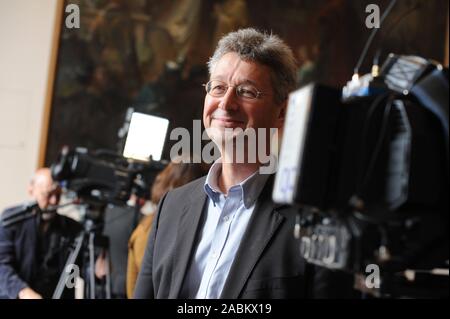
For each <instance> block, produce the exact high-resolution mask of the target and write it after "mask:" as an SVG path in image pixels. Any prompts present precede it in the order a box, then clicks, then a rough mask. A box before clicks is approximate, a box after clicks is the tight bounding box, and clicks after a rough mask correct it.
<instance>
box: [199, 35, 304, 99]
mask: <svg viewBox="0 0 450 319" xmlns="http://www.w3.org/2000/svg"><path fill="white" fill-rule="evenodd" d="M230 52H234V53H237V54H238V55H239V57H240V58H241V59H242V60H244V61H254V62H257V63H260V64H262V65H265V66H267V67H269V69H270V73H271V74H270V78H271V82H272V87H273V89H274V93H275V101H276V102H277V103H281V102H284V101H285V100H286V99H287V97H288V95H289V93H290V92H291V91H293V90H294V89H295V85H296V82H295V79H296V69H297V64H296V61H295V58H294V55H293V53H292V50H291V49H290V48H289V46H287V45H286V43H284V42H283V40H281V39H280V38H279V37H278V36H277V35H274V34H267V33H262V32H260V31H257V30H255V29H253V28H247V29H241V30H238V31H236V32H231V33H229V34H227V35H225V36H224V37H223V38H222V39H221V40H220V41H219V43H218V45H217V48H216V50H215V51H214V54H213V56H212V57H211V58H210V59H209V62H208V69H209V74H210V75H211V74H212V71H213V69H214V67H215V65H216V64H217V62H219V60H220V59H221V58H222V57H223V56H224V55H225V54H227V53H230Z"/></svg>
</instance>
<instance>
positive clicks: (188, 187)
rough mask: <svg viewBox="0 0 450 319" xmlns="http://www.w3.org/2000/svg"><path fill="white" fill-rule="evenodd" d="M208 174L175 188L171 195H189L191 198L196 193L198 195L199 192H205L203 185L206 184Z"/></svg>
mask: <svg viewBox="0 0 450 319" xmlns="http://www.w3.org/2000/svg"><path fill="white" fill-rule="evenodd" d="M205 180H206V175H205V176H202V177H200V178H197V179H195V180H193V181H191V182H189V183H187V184H185V185H183V186H180V187H177V188H174V189H173V190H171V191H170V192H169V193H168V195H169V194H170V197H186V196H189V198H190V197H191V196H192V195H193V194H195V195H197V194H198V192H202V193H203V185H205Z"/></svg>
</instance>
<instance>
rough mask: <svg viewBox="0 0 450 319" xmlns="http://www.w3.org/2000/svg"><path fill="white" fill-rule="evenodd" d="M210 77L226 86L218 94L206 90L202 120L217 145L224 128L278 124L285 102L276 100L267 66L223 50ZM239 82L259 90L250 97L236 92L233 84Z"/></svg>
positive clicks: (282, 115)
mask: <svg viewBox="0 0 450 319" xmlns="http://www.w3.org/2000/svg"><path fill="white" fill-rule="evenodd" d="M210 80H219V81H222V82H224V83H226V84H227V85H229V86H230V87H229V88H228V91H227V92H226V93H225V95H224V96H222V97H213V96H211V95H209V94H206V97H205V104H204V109H203V122H204V125H205V128H207V129H209V128H212V129H213V130H212V133H211V131H208V134H209V135H210V138H211V139H212V140H213V141H214V142H215V143H216V144H218V145H220V143H221V141H223V140H224V136H223V133H224V130H225V128H231V129H235V128H241V129H242V130H244V131H245V130H246V129H249V128H253V129H255V130H256V129H258V128H279V129H280V128H281V127H282V125H283V120H284V111H285V105H286V104H285V103H281V104H278V105H277V104H276V103H275V101H274V91H273V88H272V84H271V81H270V70H269V68H268V67H266V66H263V65H260V64H258V63H256V62H247V61H243V60H241V59H240V58H239V56H238V55H237V54H236V53H233V52H232V53H227V54H225V55H224V56H223V57H222V58H221V59H220V60H219V62H218V63H217V64H216V66H215V67H214V69H213V70H212V73H211V78H210ZM243 83H249V84H251V85H253V86H254V87H255V88H256V89H257V90H258V91H260V92H263V94H262V95H261V96H260V97H258V98H257V99H254V100H248V99H244V98H242V97H238V96H237V95H236V91H235V86H237V85H239V84H243Z"/></svg>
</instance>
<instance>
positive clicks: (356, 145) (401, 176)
mask: <svg viewBox="0 0 450 319" xmlns="http://www.w3.org/2000/svg"><path fill="white" fill-rule="evenodd" d="M405 65H406V66H405ZM408 67H409V68H408ZM399 68H400V69H402V70H403V71H405V72H403V74H402V73H401V72H398V69H399ZM446 72H447V71H446V70H443V69H442V67H440V66H437V67H433V66H432V65H431V64H430V63H429V62H428V61H426V60H423V59H419V58H417V57H405V56H394V55H391V56H390V57H389V59H388V60H387V62H386V63H385V64H384V66H383V69H382V72H381V74H380V76H377V77H376V78H375V77H370V80H369V81H366V83H365V84H364V83H362V82H364V81H363V80H361V79H360V80H358V83H356V84H355V83H353V84H354V87H353V88H350V90H349V87H346V88H345V89H344V94H342V92H341V90H337V89H334V88H329V87H324V86H321V85H317V84H311V85H309V86H306V87H303V88H301V89H299V90H298V91H296V92H294V93H293V94H291V96H290V101H289V108H288V111H287V118H286V125H285V130H284V132H283V143H282V146H281V154H280V161H279V167H278V172H277V176H276V180H275V187H274V192H273V199H274V201H275V202H278V203H283V204H290V205H293V206H296V207H298V212H299V218H298V225H297V227H296V230H295V234H296V236H297V237H299V238H300V254H301V255H302V257H304V258H305V259H306V260H307V261H308V262H310V263H314V264H316V265H319V266H323V267H326V268H329V269H334V270H339V271H345V272H349V273H355V274H356V273H364V271H365V270H366V267H367V266H368V265H377V266H378V267H379V268H380V269H381V271H382V273H383V274H385V275H386V276H388V277H389V278H390V279H389V282H392V281H396V282H397V281H407V280H406V279H404V278H403V277H402V276H403V274H404V272H405V271H406V270H411V269H414V270H420V271H424V270H425V271H426V272H431V271H434V270H435V269H441V270H442V269H447V276H446V278H445V280H443V281H442V280H441V282H444V283H446V290H445V288H444V289H442V290H439V289H438V291H439V293H440V294H443V295H448V251H449V220H448V215H449V214H448V213H449V210H448V191H449V189H448V188H449V179H448V73H446ZM399 74H400V75H399ZM402 76H404V77H403V78H401V79H400V78H398V77H402ZM396 77H397V78H396ZM349 86H350V85H349ZM349 92H350V94H349ZM393 274H395V275H393ZM398 274H400V275H399V276H398V277H396V275H398ZM385 278H386V277H385ZM387 282H388V280H385V281H384V283H386V284H385V286H384V287H387V286H388V284H387ZM403 286H408V284H405V285H403ZM391 287H392V286H391ZM428 288H429V287H428ZM406 290H407V289H405V290H403V292H401V293H400V294H403V295H408V296H418V295H420V293H418V292H417V290H415V292H413V293H412V292H410V291H408V292H405V291H406ZM419 290H420V289H419ZM422 291H423V292H424V294H425V296H431V295H433V293H436V290H435V291H434V292H432V290H431V289H423V290H422ZM445 291H446V292H445ZM427 293H429V294H428V295H427ZM439 293H438V296H442V295H440V294H439Z"/></svg>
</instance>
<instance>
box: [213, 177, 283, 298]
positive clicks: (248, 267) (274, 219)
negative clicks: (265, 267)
mask: <svg viewBox="0 0 450 319" xmlns="http://www.w3.org/2000/svg"><path fill="white" fill-rule="evenodd" d="M272 186H273V178H271V179H270V180H269V181H268V182H267V183H266V185H265V187H264V189H263V191H262V192H261V195H260V197H259V198H260V199H259V200H258V202H257V204H256V207H255V210H254V211H253V214H252V217H251V220H250V222H249V224H248V227H247V230H246V231H245V234H244V237H243V238H242V242H241V244H240V246H239V249H238V251H237V253H236V256H235V258H234V261H233V265H232V266H231V269H230V273H229V274H228V278H227V281H226V283H225V286H224V288H223V291H222V294H221V296H220V298H224V299H236V298H238V297H239V295H240V293H241V291H242V289H243V288H244V285H245V283H246V282H247V280H248V278H249V276H250V273H251V272H252V270H253V268H254V267H255V265H256V262H257V261H258V259H259V257H260V256H261V254H262V252H263V251H264V248H265V247H266V246H267V244H268V243H269V241H270V239H271V238H272V237H273V235H274V234H275V231H276V230H277V229H278V227H279V226H280V225H281V223H282V221H283V220H284V217H283V216H281V215H280V214H279V213H277V212H276V211H275V210H274V209H275V208H277V207H275V206H274V203H273V202H272V201H271V200H270V198H271V190H272Z"/></svg>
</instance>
